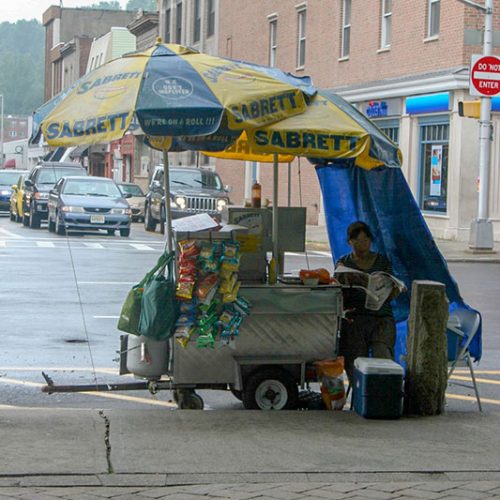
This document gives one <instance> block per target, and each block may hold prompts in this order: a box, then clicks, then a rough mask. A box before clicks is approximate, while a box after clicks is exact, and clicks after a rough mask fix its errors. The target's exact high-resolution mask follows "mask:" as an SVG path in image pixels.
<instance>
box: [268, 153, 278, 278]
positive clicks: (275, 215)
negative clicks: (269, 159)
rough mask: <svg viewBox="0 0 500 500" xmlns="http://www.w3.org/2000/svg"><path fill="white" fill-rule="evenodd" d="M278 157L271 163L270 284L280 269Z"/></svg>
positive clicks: (275, 156) (275, 155)
mask: <svg viewBox="0 0 500 500" xmlns="http://www.w3.org/2000/svg"><path fill="white" fill-rule="evenodd" d="M278 166H279V164H278V155H277V154H276V153H275V154H274V161H273V233H272V236H273V258H272V260H273V264H272V266H271V267H272V268H273V272H272V273H271V275H272V278H271V279H270V282H274V283H276V281H277V272H278V269H279V268H280V265H279V255H278V248H279V247H278V182H279V170H278Z"/></svg>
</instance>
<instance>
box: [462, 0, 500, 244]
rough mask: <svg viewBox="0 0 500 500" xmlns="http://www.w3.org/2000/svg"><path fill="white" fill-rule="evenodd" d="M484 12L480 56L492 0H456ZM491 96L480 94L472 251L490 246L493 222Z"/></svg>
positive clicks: (489, 36) (487, 38)
mask: <svg viewBox="0 0 500 500" xmlns="http://www.w3.org/2000/svg"><path fill="white" fill-rule="evenodd" d="M458 1H459V2H461V3H463V4H465V5H468V6H470V7H474V8H475V9H478V10H480V11H482V12H484V43H483V56H490V55H491V54H492V52H493V50H492V49H493V0H484V5H481V4H478V3H476V2H473V1H472V0H458ZM492 128H493V125H492V122H491V96H485V95H482V96H481V114H480V118H479V198H478V208H477V218H476V219H474V220H473V221H472V223H471V228H470V235H469V248H470V249H471V250H473V251H478V252H481V251H492V250H493V223H492V222H491V220H490V219H489V213H488V212H489V191H490V162H491V143H492V135H493V133H492Z"/></svg>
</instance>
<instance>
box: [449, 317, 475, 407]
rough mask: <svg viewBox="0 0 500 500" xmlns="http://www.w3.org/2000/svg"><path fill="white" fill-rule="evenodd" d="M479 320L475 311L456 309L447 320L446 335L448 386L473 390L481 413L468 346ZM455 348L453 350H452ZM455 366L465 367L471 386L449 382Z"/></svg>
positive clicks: (454, 381) (453, 381)
mask: <svg viewBox="0 0 500 500" xmlns="http://www.w3.org/2000/svg"><path fill="white" fill-rule="evenodd" d="M480 323H481V318H480V316H479V313H477V312H476V311H470V310H468V309H456V310H455V311H453V312H452V313H451V315H450V317H449V319H448V324H447V334H448V384H449V385H452V384H453V385H459V386H461V387H467V388H468V389H474V392H475V394H476V400H477V406H478V407H479V411H483V409H482V407H481V399H480V398H479V390H478V388H477V383H476V377H475V376H474V368H473V367H472V359H471V356H470V352H469V345H470V343H471V342H472V339H473V338H474V336H475V335H476V333H477V332H478V331H479V325H480ZM464 337H467V341H466V343H465V344H464V345H463V347H460V344H461V343H462V340H463V338H464ZM453 347H455V348H453ZM457 366H466V367H467V368H469V371H470V376H471V379H472V385H471V384H470V383H464V382H459V381H456V380H451V376H452V374H453V372H454V371H455V368H456V367H457Z"/></svg>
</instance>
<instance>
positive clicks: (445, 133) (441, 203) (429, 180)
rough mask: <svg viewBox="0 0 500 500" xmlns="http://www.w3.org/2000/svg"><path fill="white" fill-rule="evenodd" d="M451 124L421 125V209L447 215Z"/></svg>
mask: <svg viewBox="0 0 500 500" xmlns="http://www.w3.org/2000/svg"><path fill="white" fill-rule="evenodd" d="M449 128H450V126H449V123H447V122H438V123H427V124H426V123H420V196H419V198H420V200H419V201H420V208H421V209H422V210H424V211H426V212H435V213H446V211H447V191H448V140H449Z"/></svg>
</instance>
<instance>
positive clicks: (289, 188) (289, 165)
mask: <svg viewBox="0 0 500 500" xmlns="http://www.w3.org/2000/svg"><path fill="white" fill-rule="evenodd" d="M288 206H289V207H291V206H292V164H291V162H288Z"/></svg>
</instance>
